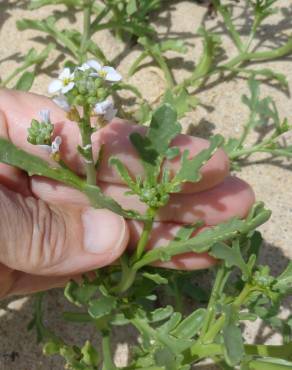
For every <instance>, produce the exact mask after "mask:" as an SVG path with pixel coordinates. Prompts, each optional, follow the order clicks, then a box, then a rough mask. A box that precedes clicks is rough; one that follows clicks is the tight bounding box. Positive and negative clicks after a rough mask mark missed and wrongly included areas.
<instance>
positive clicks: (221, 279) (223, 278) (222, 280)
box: [201, 264, 229, 341]
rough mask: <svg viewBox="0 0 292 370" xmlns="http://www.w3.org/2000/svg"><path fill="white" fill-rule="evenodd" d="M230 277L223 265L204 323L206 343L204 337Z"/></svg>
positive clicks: (218, 274)
mask: <svg viewBox="0 0 292 370" xmlns="http://www.w3.org/2000/svg"><path fill="white" fill-rule="evenodd" d="M228 276H229V271H228V270H226V268H225V266H224V265H223V264H220V265H219V267H218V271H217V274H216V279H215V282H214V285H213V287H212V291H211V297H210V300H209V303H208V307H207V315H206V318H205V322H204V325H203V328H202V331H201V338H202V340H203V341H204V337H205V335H206V333H207V332H208V330H209V328H210V326H211V325H212V323H213V320H214V318H215V315H216V311H215V304H216V301H217V300H218V298H219V297H220V295H221V294H222V291H223V288H224V285H225V283H226V280H227V277H228Z"/></svg>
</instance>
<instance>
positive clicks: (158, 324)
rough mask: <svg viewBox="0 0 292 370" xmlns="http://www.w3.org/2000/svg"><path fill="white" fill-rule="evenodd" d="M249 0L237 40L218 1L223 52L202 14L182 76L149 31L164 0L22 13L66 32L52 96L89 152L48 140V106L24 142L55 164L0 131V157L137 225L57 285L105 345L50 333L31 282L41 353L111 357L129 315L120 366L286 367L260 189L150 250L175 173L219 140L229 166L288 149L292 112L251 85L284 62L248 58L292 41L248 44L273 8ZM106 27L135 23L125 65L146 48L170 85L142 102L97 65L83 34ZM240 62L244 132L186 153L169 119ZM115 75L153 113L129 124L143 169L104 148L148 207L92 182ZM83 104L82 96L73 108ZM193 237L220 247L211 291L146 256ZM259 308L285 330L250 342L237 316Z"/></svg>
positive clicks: (198, 163)
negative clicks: (111, 253) (189, 65)
mask: <svg viewBox="0 0 292 370" xmlns="http://www.w3.org/2000/svg"><path fill="white" fill-rule="evenodd" d="M249 3H250V7H251V11H252V12H253V25H252V28H251V33H250V35H249V37H248V40H247V41H246V40H242V38H241V36H240V34H239V32H238V31H237V30H236V27H235V25H234V23H233V20H232V13H231V8H230V6H226V5H223V4H222V2H220V1H217V0H215V1H214V2H213V5H214V8H215V9H216V10H217V12H218V13H219V14H220V15H221V16H222V18H223V20H224V24H225V26H226V28H227V30H228V32H229V35H230V37H231V38H232V40H233V42H234V44H235V46H236V47H237V49H238V55H236V56H235V57H233V58H232V59H227V61H226V60H225V61H224V62H218V59H217V58H218V55H219V54H220V53H221V52H222V49H221V47H220V39H219V37H218V35H217V34H215V33H212V32H210V31H208V30H207V29H205V28H201V30H200V35H201V37H202V39H203V42H204V47H203V53H202V56H201V58H200V61H199V63H198V64H197V65H196V67H195V69H194V70H193V71H192V73H191V75H190V77H188V78H186V79H185V80H183V81H181V82H178V83H176V81H175V80H174V78H173V76H172V73H171V69H170V67H169V66H168V63H167V58H166V57H165V52H166V51H167V50H175V51H178V52H180V53H181V52H184V51H185V46H184V44H183V43H182V42H181V41H176V42H174V41H173V40H167V41H163V42H160V43H155V42H154V40H155V31H154V29H153V28H152V27H150V26H149V25H148V22H147V20H148V19H149V18H148V14H149V13H150V14H151V11H153V10H157V9H158V8H159V6H160V5H161V2H160V1H150V2H149V1H147V2H146V1H142V0H140V1H138V0H137V1H128V2H127V1H105V2H104V4H103V5H101V6H99V5H97V4H96V3H95V2H93V1H89V0H84V1H81V0H69V1H54V0H35V1H33V0H32V1H31V3H30V7H31V9H36V8H37V7H40V6H45V5H49V4H65V5H66V6H68V7H69V8H70V9H71V8H73V9H76V10H82V11H83V14H84V28H83V32H82V33H81V32H79V31H76V30H66V31H64V30H62V31H61V30H59V29H58V28H57V20H56V19H54V18H52V17H48V18H47V19H46V20H42V21H31V20H23V21H21V22H19V24H18V26H19V28H20V29H26V28H33V29H36V30H39V31H42V32H45V33H48V34H49V35H50V36H51V37H53V39H54V44H60V45H62V46H65V47H66V50H67V53H68V56H69V55H70V57H69V58H68V60H67V61H66V63H65V68H64V70H63V72H62V73H61V74H60V75H59V78H58V80H57V81H55V82H54V83H52V84H51V85H50V88H49V90H50V91H51V92H52V93H54V94H56V93H61V95H59V96H57V97H56V100H55V101H56V103H57V104H58V105H60V106H61V107H62V108H63V109H64V110H65V111H66V112H67V114H68V116H69V118H70V119H71V120H73V121H75V122H76V124H77V125H78V127H79V130H80V134H81V137H82V145H81V146H79V147H78V148H76V151H78V152H79V154H80V155H81V156H82V157H83V159H84V160H85V163H86V166H85V167H86V179H83V178H81V177H79V176H78V175H76V174H75V173H74V172H72V170H71V169H70V168H68V167H67V166H66V164H65V163H64V162H63V160H62V157H61V155H60V153H59V146H60V145H61V139H60V138H59V139H57V138H55V139H54V140H53V136H54V126H53V124H52V122H51V120H50V116H49V113H48V112H44V111H42V114H41V120H40V121H38V120H37V119H35V120H33V121H32V124H31V128H30V129H29V132H28V141H29V142H30V143H31V144H33V145H43V146H46V149H47V150H49V151H50V152H51V156H52V158H53V159H54V161H55V162H54V164H53V165H52V164H49V163H47V162H46V161H44V160H42V159H40V158H38V157H35V156H33V155H32V154H29V153H27V152H24V151H23V150H20V149H19V148H17V147H15V146H14V145H13V144H11V143H10V142H9V141H7V140H5V139H0V162H3V163H7V164H9V165H13V166H15V167H18V168H21V169H22V170H24V171H26V172H27V173H29V174H30V175H40V176H44V177H47V178H51V179H54V180H57V181H60V182H62V183H64V184H67V185H69V186H72V187H74V188H75V189H77V190H79V191H81V192H83V193H84V194H85V195H86V196H87V197H88V199H89V201H90V203H91V205H92V206H93V207H97V208H100V207H101V208H107V209H109V210H111V211H113V212H115V213H117V214H119V215H122V216H123V217H126V218H128V219H135V220H139V221H141V222H142V223H143V232H142V234H141V237H140V240H139V241H138V243H137V248H136V250H135V252H134V253H133V254H129V253H127V252H126V253H125V254H124V255H123V256H122V257H121V259H120V261H119V262H120V263H119V264H118V265H114V266H110V267H105V268H102V269H100V270H98V271H95V274H94V277H93V278H89V277H88V276H87V275H84V276H83V280H82V281H81V282H80V283H76V282H75V281H71V282H70V283H69V284H68V285H67V287H66V289H65V296H66V298H67V299H68V300H69V301H70V302H71V303H72V304H73V305H75V306H77V307H78V308H81V309H82V311H80V310H79V311H72V312H65V313H64V314H63V317H64V319H65V320H67V321H69V322H74V323H81V324H83V325H85V324H86V325H87V324H88V325H90V324H91V325H93V326H94V327H95V328H96V329H97V331H98V332H99V333H100V334H101V335H102V351H101V352H102V353H101V354H100V353H99V352H98V351H97V349H96V348H95V347H94V346H93V344H91V343H90V342H88V341H87V342H86V343H85V344H84V346H83V347H80V348H79V347H77V346H75V345H69V344H67V343H65V342H64V341H63V339H62V338H60V337H58V336H56V335H55V334H54V333H52V332H51V330H50V329H49V328H47V327H46V326H45V325H44V321H43V313H42V304H41V303H42V299H43V294H39V295H38V296H37V298H36V309H35V315H34V318H33V320H32V322H31V324H30V328H33V327H35V328H36V330H37V334H38V339H39V340H42V341H44V342H45V345H44V352H45V354H47V355H52V354H59V355H61V356H62V357H63V358H64V359H65V361H66V365H67V367H68V368H69V369H74V370H97V369H101V368H102V369H103V370H112V369H117V367H116V365H115V364H114V362H113V356H112V352H111V335H112V331H113V329H114V328H116V327H118V328H121V330H123V327H124V326H125V325H132V326H133V327H135V328H136V329H137V331H138V332H139V335H140V339H141V341H140V342H139V343H138V344H137V345H136V346H135V347H134V348H132V358H131V360H130V363H129V364H128V366H127V367H125V369H129V370H131V369H148V370H176V369H182V370H187V369H190V368H191V366H192V365H194V364H197V363H199V362H201V361H202V360H204V359H206V358H208V359H211V360H212V361H213V362H215V363H216V364H218V366H219V367H221V368H222V369H234V368H240V369H242V370H247V369H248V370H254V369H255V370H258V369H259V370H266V369H271V370H281V369H291V367H292V356H291V353H292V339H291V338H292V324H291V320H290V321H288V322H284V320H281V319H280V318H279V316H278V313H279V309H280V303H281V302H282V301H283V299H284V298H285V297H286V296H288V295H290V294H291V291H292V265H291V262H290V264H289V265H288V266H287V268H286V269H285V271H283V272H282V274H280V275H279V276H277V277H274V276H271V274H270V271H269V268H268V267H267V266H261V265H259V264H258V255H259V251H260V248H261V246H262V238H261V234H260V233H259V231H257V230H256V228H257V227H258V226H260V225H261V224H263V223H264V222H266V221H267V220H268V219H269V217H270V214H271V213H270V211H269V210H266V209H265V207H264V205H263V204H262V203H256V204H255V205H254V206H253V208H252V209H251V210H250V213H249V215H248V216H247V218H246V219H239V218H233V219H231V220H228V221H227V222H225V223H222V224H220V225H218V226H216V227H213V228H209V229H205V230H204V229H203V230H202V229H201V227H202V224H201V223H198V224H195V225H191V226H182V227H181V229H180V231H179V232H178V233H177V235H176V236H175V238H174V239H173V240H172V241H170V242H169V243H168V244H167V245H164V246H159V248H155V249H153V250H147V243H148V241H149V238H150V236H151V232H152V228H153V222H154V220H155V217H156V215H157V212H158V211H159V209H160V208H161V207H163V206H165V205H166V204H167V203H168V201H169V196H170V195H171V194H173V193H177V192H179V191H180V190H181V187H182V186H183V184H184V183H186V182H194V183H195V182H198V181H199V180H200V176H201V175H200V170H201V168H202V166H203V165H204V164H205V163H206V162H207V161H208V160H209V159H210V158H211V157H212V156H213V154H214V153H215V151H216V150H217V149H218V148H219V147H223V148H224V149H225V151H226V152H227V154H228V155H229V158H230V160H231V161H232V164H233V167H234V168H235V169H240V166H241V164H242V162H243V161H245V160H246V159H247V158H248V157H249V156H250V155H252V154H253V153H256V152H265V153H269V154H271V155H272V156H284V157H288V158H291V156H292V154H291V153H292V150H291V146H285V145H283V144H281V141H280V140H281V135H282V134H283V133H285V132H287V131H289V130H291V126H290V125H289V123H288V120H287V119H285V120H281V119H280V116H279V113H278V110H277V107H276V105H275V103H274V102H273V100H272V99H271V98H269V97H268V98H264V99H261V98H260V93H259V81H258V80H256V78H257V77H258V76H264V77H267V78H273V79H276V80H277V81H278V82H279V83H280V84H281V85H282V86H283V87H285V88H286V87H287V82H286V79H285V76H283V75H281V74H279V73H275V72H274V71H271V70H269V69H266V68H264V69H259V70H255V69H251V68H248V67H247V65H248V63H249V62H250V61H257V60H260V61H265V60H268V59H274V58H278V57H282V56H285V55H287V54H289V53H291V51H292V44H291V40H290V39H289V40H287V42H286V43H285V44H284V45H283V46H281V47H279V48H278V49H274V50H271V51H268V52H266V51H257V50H254V49H253V39H254V37H255V35H256V32H257V30H258V28H259V27H260V25H261V23H262V22H263V21H264V20H265V19H266V18H267V17H268V16H269V15H270V14H271V13H272V12H273V7H272V6H273V4H274V3H275V1H273V0H272V1H269V0H266V1H265V0H257V1H250V2H249ZM92 15H94V16H95V18H94V20H92V19H91V18H92V17H91V16H92ZM145 22H146V23H145ZM105 28H108V29H110V30H113V31H115V33H116V34H117V36H118V37H119V38H123V39H125V38H127V37H128V36H129V35H130V36H131V42H138V43H139V45H141V46H142V47H143V48H144V50H143V51H142V54H141V55H140V56H139V57H138V59H137V60H136V61H135V63H134V64H133V65H132V67H131V68H130V70H129V73H130V74H133V73H135V71H136V70H137V68H138V67H139V66H140V63H141V62H142V61H143V59H144V58H145V57H146V56H151V57H152V58H153V60H154V61H155V62H156V63H157V65H158V66H159V67H160V68H161V69H162V71H163V72H164V75H165V78H166V83H167V90H166V91H164V93H163V96H161V97H159V99H158V101H159V100H160V102H159V103H160V104H159V105H158V107H155V108H154V107H150V105H149V103H147V102H146V101H144V100H143V98H142V97H141V95H140V94H139V91H137V90H136V88H135V87H133V86H131V85H129V84H127V83H124V82H122V81H121V76H120V75H119V73H118V72H117V71H115V70H114V69H113V68H112V67H108V66H107V67H103V66H102V65H101V64H99V63H97V62H96V61H93V60H91V59H90V58H91V57H95V58H98V59H99V60H100V61H101V62H103V63H104V64H106V63H107V62H108V61H107V58H106V56H105V55H104V53H103V52H102V50H101V49H99V48H98V47H97V46H96V45H95V44H94V43H93V42H92V41H91V40H90V35H92V34H93V33H94V32H97V31H98V30H100V29H105ZM52 47H53V46H51V45H50V46H49V47H48V48H46V49H45V52H44V54H42V56H41V57H40V56H37V54H35V52H30V56H29V57H27V58H26V59H25V62H24V65H23V66H22V67H19V68H18V70H17V71H15V72H14V73H13V74H12V75H11V76H9V77H8V78H7V79H6V80H5V81H4V82H3V83H2V85H3V86H5V85H6V84H7V83H9V82H10V81H12V80H13V78H14V77H15V76H16V75H18V74H20V73H21V72H24V74H23V75H22V77H21V79H20V81H19V82H18V88H22V89H28V88H30V87H31V84H32V81H33V76H34V75H33V74H32V72H28V71H26V69H27V68H31V67H32V66H33V65H35V64H36V63H41V62H42V61H43V60H44V59H45V58H46V57H47V55H48V53H49V51H50V49H51V48H52ZM38 58H39V59H38ZM87 59H89V61H88V60H87ZM239 74H244V75H248V77H250V78H249V89H250V96H245V95H244V96H243V98H242V101H243V103H244V104H246V105H247V107H248V109H249V111H250V114H249V117H248V120H247V122H246V123H245V124H244V125H243V131H242V134H241V136H240V137H239V138H229V139H224V138H223V137H222V136H221V135H215V136H213V137H211V138H210V145H209V147H208V148H206V149H204V150H202V151H201V152H200V153H199V154H198V155H197V156H196V157H194V158H192V159H190V158H189V153H188V152H187V151H185V152H184V153H180V152H179V150H178V148H176V147H173V146H172V145H171V143H172V140H173V138H174V137H176V136H177V135H178V134H179V133H180V132H181V126H180V124H179V122H178V119H179V118H182V117H183V116H184V115H185V114H186V113H187V112H188V111H189V110H191V109H193V108H195V107H196V105H197V104H199V101H198V99H197V97H196V96H195V93H196V91H197V89H198V88H204V87H207V86H208V81H209V79H210V78H213V77H216V76H218V75H220V78H222V76H225V77H229V76H230V75H232V76H236V75H239ZM218 81H220V80H218ZM122 89H130V90H131V91H133V92H134V93H136V95H137V96H138V98H139V103H140V111H139V112H136V113H137V114H138V116H140V118H141V119H140V123H141V122H142V123H147V124H148V128H147V130H146V131H145V135H140V134H138V133H134V134H132V135H131V142H132V145H133V147H134V148H135V150H136V151H137V153H138V154H139V157H140V161H141V163H142V166H143V168H144V177H143V178H141V177H133V176H132V175H130V173H129V172H128V169H127V165H126V163H122V162H121V161H120V160H119V159H118V158H115V157H113V158H111V159H110V164H111V165H112V166H113V167H114V168H115V170H116V171H117V172H118V173H119V175H120V177H121V179H122V180H123V181H124V182H125V183H126V184H127V186H128V188H129V191H128V194H135V195H137V196H138V197H139V199H140V200H141V201H142V202H143V203H145V204H146V206H147V211H146V212H145V213H143V214H140V213H138V212H136V211H133V210H127V209H124V208H123V207H121V205H119V204H118V203H117V202H116V201H115V200H114V199H112V198H110V197H108V196H105V195H104V194H103V193H102V191H101V189H100V188H99V187H98V186H97V185H96V168H97V169H98V163H94V160H93V157H94V155H93V154H94V153H92V145H91V144H92V143H91V135H92V133H93V132H94V131H95V130H96V129H98V128H99V127H102V126H103V125H105V124H106V121H108V120H110V119H111V118H112V117H113V116H114V115H115V114H116V113H117V110H116V109H115V107H114V104H113V102H112V100H109V98H110V97H113V98H115V97H116V92H117V91H120V90H122ZM80 107H82V108H83V109H82V110H80V109H79V108H80ZM41 108H42V107H40V109H41ZM121 108H122V109H121ZM117 109H119V112H120V113H122V112H124V109H123V107H117ZM80 112H82V113H80ZM92 116H94V117H95V118H97V119H98V120H97V126H93V125H92V124H91V118H92ZM267 126H269V127H271V129H272V131H271V132H270V134H269V136H264V138H262V137H261V139H260V140H259V141H258V142H256V143H255V144H253V145H249V144H246V139H247V138H248V136H249V134H250V133H251V132H252V131H253V130H255V129H256V130H260V129H262V128H263V127H267ZM178 156H181V165H180V168H179V169H178V171H177V172H176V174H175V175H174V176H171V175H170V172H169V169H168V168H166V167H165V166H163V163H164V160H165V159H171V158H176V157H178ZM190 251H191V252H196V253H203V252H208V253H209V254H211V255H212V256H214V257H215V258H217V259H218V260H219V263H218V265H217V266H216V267H215V268H214V269H213V271H214V272H215V273H216V275H215V279H214V282H213V283H212V289H211V292H205V291H203V290H202V289H199V288H198V287H197V286H196V273H193V272H183V271H172V270H166V269H165V270H164V269H160V268H155V267H153V266H152V264H153V263H154V262H157V261H169V260H170V259H171V258H172V257H173V256H176V255H179V254H181V253H185V252H190ZM229 283H232V284H229ZM231 286H232V287H231ZM160 296H163V297H165V298H166V300H168V301H169V304H165V305H163V306H162V305H160V306H159V307H157V301H158V297H160ZM185 296H191V297H192V298H193V299H194V296H195V297H196V300H197V301H200V300H201V301H202V302H201V303H202V307H199V308H196V309H195V310H194V311H193V312H191V313H190V314H189V313H188V314H186V312H185V310H184V307H185ZM206 303H207V304H206ZM257 318H261V319H262V320H264V321H266V322H267V323H268V324H269V325H271V326H273V327H276V328H277V329H278V330H279V331H281V332H282V334H283V344H280V345H277V346H271V345H262V344H261V345H257V344H246V343H245V341H244V338H243V335H242V328H241V324H242V323H244V322H247V321H254V320H255V319H257Z"/></svg>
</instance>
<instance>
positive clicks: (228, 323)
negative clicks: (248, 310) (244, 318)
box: [223, 305, 244, 366]
mask: <svg viewBox="0 0 292 370" xmlns="http://www.w3.org/2000/svg"><path fill="white" fill-rule="evenodd" d="M224 312H225V314H226V318H225V324H224V327H223V340H224V345H225V347H224V356H225V360H226V362H227V363H228V365H230V366H234V365H236V364H238V363H239V362H240V361H241V360H242V358H243V356H244V346H243V338H242V333H241V330H240V328H239V326H238V324H237V322H238V317H237V312H234V309H233V307H232V306H231V305H228V306H226V307H225V309H224Z"/></svg>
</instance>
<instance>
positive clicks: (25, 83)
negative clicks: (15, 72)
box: [15, 71, 35, 91]
mask: <svg viewBox="0 0 292 370" xmlns="http://www.w3.org/2000/svg"><path fill="white" fill-rule="evenodd" d="M34 79H35V74H34V73H33V72H27V71H26V72H24V73H23V75H22V76H21V77H20V79H19V80H18V81H17V83H16V85H15V88H16V90H21V91H29V90H30V89H31V87H32V85H33V82H34Z"/></svg>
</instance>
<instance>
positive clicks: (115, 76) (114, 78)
mask: <svg viewBox="0 0 292 370" xmlns="http://www.w3.org/2000/svg"><path fill="white" fill-rule="evenodd" d="M102 70H103V71H105V72H106V78H105V79H106V80H107V81H111V82H118V81H121V79H122V76H121V75H120V74H119V73H118V72H117V71H116V70H115V69H114V68H113V67H107V66H105V67H103V68H102Z"/></svg>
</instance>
